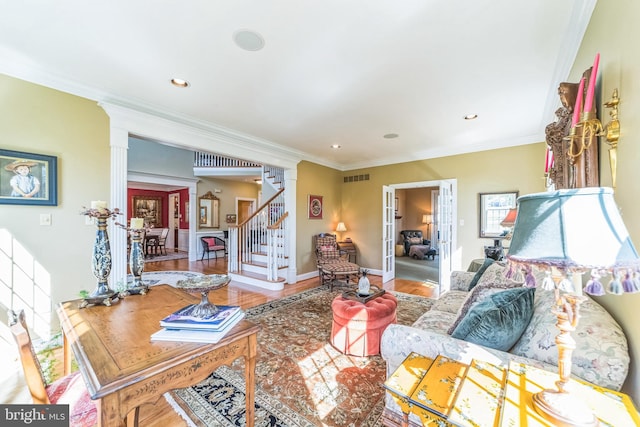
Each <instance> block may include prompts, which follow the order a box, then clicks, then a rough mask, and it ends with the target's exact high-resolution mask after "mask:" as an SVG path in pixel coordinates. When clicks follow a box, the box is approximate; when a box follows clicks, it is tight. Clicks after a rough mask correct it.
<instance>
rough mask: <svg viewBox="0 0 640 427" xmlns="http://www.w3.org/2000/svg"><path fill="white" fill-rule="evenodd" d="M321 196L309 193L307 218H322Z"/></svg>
mask: <svg viewBox="0 0 640 427" xmlns="http://www.w3.org/2000/svg"><path fill="white" fill-rule="evenodd" d="M322 211H323V206H322V196H315V195H312V194H309V200H308V208H307V212H308V215H309V219H322Z"/></svg>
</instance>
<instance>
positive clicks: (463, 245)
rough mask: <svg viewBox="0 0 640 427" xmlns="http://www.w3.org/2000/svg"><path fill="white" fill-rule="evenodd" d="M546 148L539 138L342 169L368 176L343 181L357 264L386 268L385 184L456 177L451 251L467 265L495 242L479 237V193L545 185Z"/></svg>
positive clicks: (345, 217)
mask: <svg viewBox="0 0 640 427" xmlns="http://www.w3.org/2000/svg"><path fill="white" fill-rule="evenodd" d="M544 153H545V143H544V142H540V143H536V144H529V145H522V146H518V147H512V148H504V149H499V150H490V151H483V152H479V153H472V154H461V155H457V156H448V157H441V158H437V159H429V160H417V161H414V162H409V163H402V164H395V165H388V166H380V167H375V168H367V169H359V170H354V171H348V172H346V173H344V174H345V175H356V174H369V177H370V179H369V181H358V182H351V183H345V184H343V185H342V187H343V189H342V215H341V217H342V220H343V221H345V222H346V223H347V224H349V234H350V237H351V238H352V239H353V241H354V242H355V243H356V244H357V245H358V251H359V254H358V256H359V258H358V264H360V265H362V266H365V267H367V268H372V269H381V268H382V187H383V185H393V184H402V183H410V182H423V181H438V180H443V179H454V178H455V179H457V182H458V199H457V202H458V217H457V221H456V222H457V224H458V242H457V246H456V247H454V248H453V251H454V253H456V254H457V256H458V258H459V259H460V261H461V265H462V266H464V267H466V266H467V265H468V264H469V263H470V262H471V260H472V259H474V258H480V257H483V256H484V255H483V247H484V245H487V244H490V243H492V242H491V241H490V240H487V239H480V238H478V193H485V192H501V191H511V190H517V191H519V192H520V195H522V194H528V193H535V192H540V191H544V179H543V173H544V169H543V168H544ZM460 221H463V223H464V225H460Z"/></svg>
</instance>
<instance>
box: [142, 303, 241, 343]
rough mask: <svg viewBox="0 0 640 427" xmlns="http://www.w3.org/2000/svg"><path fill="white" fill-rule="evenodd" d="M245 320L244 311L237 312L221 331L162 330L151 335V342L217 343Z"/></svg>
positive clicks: (194, 329) (195, 329) (197, 329)
mask: <svg viewBox="0 0 640 427" xmlns="http://www.w3.org/2000/svg"><path fill="white" fill-rule="evenodd" d="M243 318H244V311H242V310H240V311H238V312H236V314H234V315H233V316H232V317H230V318H229V320H228V321H227V322H226V323H225V325H224V326H223V327H222V328H221V329H215V330H214V329H206V328H204V329H203V328H166V327H165V328H162V329H160V330H159V331H158V332H155V333H154V334H152V335H151V341H182V342H199V343H214V344H215V343H217V342H219V341H220V340H221V339H223V338H224V337H225V336H226V335H227V334H228V333H229V331H230V330H231V329H233V327H234V326H235V325H236V324H238V323H239V322H240V321H241V320H242V319H243Z"/></svg>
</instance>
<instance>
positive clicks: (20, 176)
mask: <svg viewBox="0 0 640 427" xmlns="http://www.w3.org/2000/svg"><path fill="white" fill-rule="evenodd" d="M35 165H37V163H36V162H33V161H28V160H16V161H14V162H12V163H9V164H8V165H7V166H5V167H4V168H5V169H6V170H8V171H10V172H13V173H14V174H15V176H13V177H12V178H11V180H9V184H10V185H11V197H28V198H32V197H34V196H36V195H37V194H38V191H40V181H38V178H36V177H35V176H33V175H31V168H32V167H33V166H35Z"/></svg>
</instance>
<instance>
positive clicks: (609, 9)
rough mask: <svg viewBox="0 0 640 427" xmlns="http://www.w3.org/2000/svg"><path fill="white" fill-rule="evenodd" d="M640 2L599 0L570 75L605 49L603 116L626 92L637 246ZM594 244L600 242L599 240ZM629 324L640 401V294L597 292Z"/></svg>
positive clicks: (604, 173)
mask: <svg viewBox="0 0 640 427" xmlns="http://www.w3.org/2000/svg"><path fill="white" fill-rule="evenodd" d="M638 17H640V2H638V1H636V0H619V1H614V2H611V1H599V2H598V3H597V5H596V8H595V10H594V13H593V15H592V17H591V22H590V23H589V27H588V29H587V32H586V34H585V36H584V39H583V42H582V46H581V47H580V50H579V51H578V55H577V57H576V60H575V62H574V66H573V68H572V70H571V74H570V76H569V79H568V80H569V81H572V82H578V80H579V77H580V76H581V75H582V72H583V71H584V70H586V69H587V68H589V67H590V66H591V65H592V64H593V59H594V57H595V55H596V53H598V52H599V53H600V66H599V71H598V76H599V79H598V86H597V87H598V91H599V94H598V95H599V96H598V101H599V102H598V104H597V105H598V111H599V116H600V117H601V119H602V121H603V122H605V123H606V122H607V121H608V120H609V114H608V111H609V110H607V109H605V108H604V106H603V103H604V102H606V101H607V100H609V99H610V98H611V94H612V92H613V90H614V89H615V88H618V91H619V96H620V106H619V108H620V112H619V119H620V141H619V145H618V174H617V185H616V190H615V199H616V202H617V203H618V207H619V208H620V211H621V213H622V217H623V219H624V222H625V224H626V226H627V229H628V230H629V233H630V235H631V240H632V241H633V242H634V243H635V245H636V248H639V247H640V203H638V195H639V193H638V188H639V184H638V182H639V179H638V166H639V165H640V145H639V144H638V135H640V117H639V114H640V88H639V87H638V76H640V55H638V47H637V40H638V38H640V26H639V25H638ZM607 150H608V146H607V145H606V144H604V143H602V142H601V143H600V181H601V185H603V186H611V172H610V167H609V163H608V162H609V160H608V151H607ZM593 246H594V250H597V248H598V242H593ZM596 299H597V300H598V302H600V303H601V304H602V305H603V306H605V307H606V308H607V309H608V310H609V312H611V313H612V314H613V316H614V317H615V318H616V320H617V321H618V322H619V323H620V324H621V326H622V328H623V329H624V331H625V333H626V335H627V339H628V340H629V346H630V350H631V360H632V364H631V372H630V375H629V376H628V377H627V381H626V383H625V386H624V391H625V392H627V393H629V394H630V395H631V396H632V397H633V398H634V401H635V402H636V405H637V404H639V403H640V371H639V370H638V364H637V361H638V360H639V358H640V328H639V327H638V323H639V321H640V315H639V314H638V313H639V312H640V311H639V310H638V308H639V307H640V294H631V295H630V294H625V295H624V296H622V297H616V296H605V297H599V298H596Z"/></svg>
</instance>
